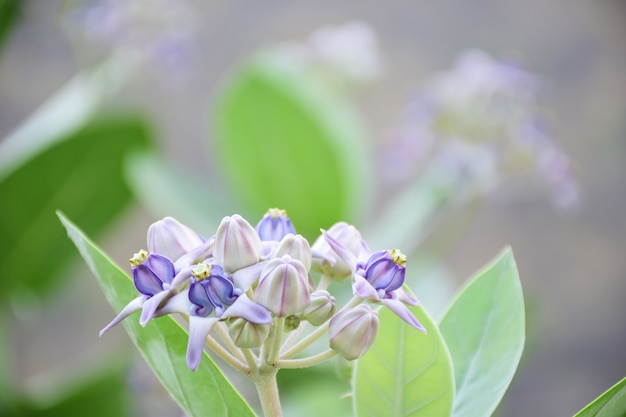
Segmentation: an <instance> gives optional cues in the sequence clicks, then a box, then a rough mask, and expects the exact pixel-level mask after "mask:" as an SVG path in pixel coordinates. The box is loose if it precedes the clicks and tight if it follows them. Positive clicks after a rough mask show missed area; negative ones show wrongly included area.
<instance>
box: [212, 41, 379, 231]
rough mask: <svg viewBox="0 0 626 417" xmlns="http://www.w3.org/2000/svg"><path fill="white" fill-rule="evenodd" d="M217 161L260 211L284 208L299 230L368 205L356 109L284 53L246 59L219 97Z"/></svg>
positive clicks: (235, 189)
mask: <svg viewBox="0 0 626 417" xmlns="http://www.w3.org/2000/svg"><path fill="white" fill-rule="evenodd" d="M216 110H217V117H216V125H217V132H216V133H217V137H216V142H217V143H216V150H217V152H218V154H217V158H216V159H217V161H218V162H220V163H221V166H222V168H223V171H225V173H226V174H227V177H226V179H227V180H229V182H228V185H230V186H231V188H232V190H233V194H234V195H236V196H237V197H239V198H240V199H242V200H243V202H244V203H245V204H246V205H249V206H250V207H251V209H252V210H254V211H256V212H261V213H262V212H265V210H267V209H268V208H270V207H280V208H283V209H286V210H287V212H288V213H289V215H290V217H291V218H292V220H293V221H294V224H295V225H296V227H297V228H298V232H300V233H302V234H304V235H305V236H307V237H314V236H317V235H318V234H319V228H320V227H324V228H327V227H329V226H330V225H331V224H332V223H334V222H336V221H339V220H347V221H354V220H355V216H356V215H357V213H358V212H359V211H360V209H361V208H362V207H364V206H366V200H367V195H366V194H365V193H364V191H365V185H366V184H367V179H366V168H368V167H367V165H368V164H367V160H366V153H365V148H366V147H367V137H366V135H365V130H364V129H363V127H362V125H361V123H360V120H359V119H358V118H357V117H356V114H355V113H354V112H353V111H352V110H353V109H352V108H351V107H350V106H349V105H348V104H347V103H346V102H344V101H342V100H340V99H339V98H338V97H335V96H333V95H332V94H331V92H330V91H329V90H328V89H327V86H326V85H325V84H323V83H321V82H320V81H319V80H318V79H316V78H315V77H313V76H312V75H310V74H309V73H307V72H305V71H303V70H302V69H301V68H299V67H298V66H297V65H295V64H294V63H293V61H290V60H289V59H287V58H286V57H284V56H282V55H281V54H280V53H276V52H266V53H263V54H259V55H257V56H256V57H254V58H253V59H251V60H249V61H247V62H246V63H244V64H243V65H242V67H240V68H239V69H238V71H236V73H235V74H234V75H233V76H232V77H231V79H230V80H229V82H228V83H227V85H226V87H225V88H224V89H223V91H222V93H221V94H220V96H219V98H218V101H217V104H216Z"/></svg>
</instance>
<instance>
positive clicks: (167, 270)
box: [142, 253, 176, 284]
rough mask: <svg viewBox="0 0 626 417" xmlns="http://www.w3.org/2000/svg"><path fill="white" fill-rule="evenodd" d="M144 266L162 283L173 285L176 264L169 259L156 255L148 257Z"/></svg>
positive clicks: (152, 254)
mask: <svg viewBox="0 0 626 417" xmlns="http://www.w3.org/2000/svg"><path fill="white" fill-rule="evenodd" d="M142 265H145V266H146V267H148V268H149V269H150V270H151V271H152V272H153V273H154V275H155V276H156V277H157V278H159V279H160V280H161V282H166V283H168V284H169V283H171V282H172V279H173V278H174V275H176V273H175V272H174V264H173V263H172V261H170V259H169V258H166V257H165V256H161V255H159V254H156V253H151V254H150V255H148V259H146V260H145V261H144V263H143V264H142Z"/></svg>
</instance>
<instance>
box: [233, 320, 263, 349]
mask: <svg viewBox="0 0 626 417" xmlns="http://www.w3.org/2000/svg"><path fill="white" fill-rule="evenodd" d="M270 327H271V325H270V324H257V323H252V322H250V321H248V320H246V319H242V318H240V317H237V318H234V319H231V320H229V321H228V333H229V334H230V337H231V339H232V340H233V342H235V345H237V346H239V347H241V348H255V347H259V346H261V345H262V344H263V342H265V339H267V337H268V336H269V334H270Z"/></svg>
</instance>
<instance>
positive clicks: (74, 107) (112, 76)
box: [0, 0, 135, 181]
mask: <svg viewBox="0 0 626 417" xmlns="http://www.w3.org/2000/svg"><path fill="white" fill-rule="evenodd" d="M0 1H1V0H0ZM134 65H135V64H134V61H133V60H132V59H129V58H128V57H125V56H120V55H114V56H112V57H110V58H109V59H108V60H106V61H104V62H103V63H102V64H101V65H99V66H97V67H96V68H94V69H92V70H90V71H83V72H81V73H79V74H78V75H76V76H75V77H74V78H73V79H72V80H70V81H69V82H68V83H67V84H66V85H64V86H63V87H62V88H61V89H60V90H59V91H57V92H56V93H55V94H54V95H53V96H52V97H50V98H49V99H48V100H46V101H45V102H44V103H43V104H42V105H41V106H40V107H39V108H38V109H37V110H36V111H35V112H33V114H32V115H31V116H30V117H28V119H26V120H25V121H24V122H22V123H21V124H20V125H19V126H18V127H17V128H16V129H15V130H14V131H13V132H11V134H9V136H7V137H6V138H5V139H4V140H3V141H1V142H0V181H2V180H4V178H6V177H7V176H8V175H10V174H11V173H12V172H13V171H14V170H16V169H19V168H20V167H21V166H22V165H24V164H25V163H27V162H28V161H29V160H31V159H33V158H35V157H36V156H37V155H39V154H41V153H43V152H45V151H46V150H47V149H48V148H50V147H52V146H54V145H56V144H57V143H59V142H62V141H64V140H66V139H68V138H70V137H72V135H73V134H74V133H75V132H76V131H77V130H78V129H80V128H82V127H83V126H85V125H86V124H87V123H88V122H89V121H90V120H92V119H93V118H94V116H95V115H96V114H97V112H98V111H99V110H101V108H102V105H103V104H104V103H105V102H106V101H107V100H108V99H109V98H111V96H113V95H114V94H115V93H116V92H117V91H119V89H120V87H121V86H122V85H123V83H124V81H125V80H126V78H127V77H128V76H129V74H130V73H131V72H132V69H133V66H134Z"/></svg>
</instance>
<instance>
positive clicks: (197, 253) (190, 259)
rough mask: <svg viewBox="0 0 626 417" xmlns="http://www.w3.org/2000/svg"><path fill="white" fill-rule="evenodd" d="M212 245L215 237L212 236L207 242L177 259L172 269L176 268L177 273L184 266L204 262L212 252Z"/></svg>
mask: <svg viewBox="0 0 626 417" xmlns="http://www.w3.org/2000/svg"><path fill="white" fill-rule="evenodd" d="M214 244H215V236H213V237H212V238H211V239H209V240H206V241H204V242H203V243H202V244H201V245H200V246H198V247H197V248H195V249H193V250H190V251H189V252H187V253H186V254H184V255H183V256H181V257H180V258H178V259H177V260H176V262H174V267H175V268H176V271H177V272H178V271H180V270H181V269H182V268H184V267H186V266H189V265H192V264H196V263H198V262H202V261H204V260H205V259H206V258H208V257H209V256H210V255H211V253H212V252H213V246H214Z"/></svg>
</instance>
